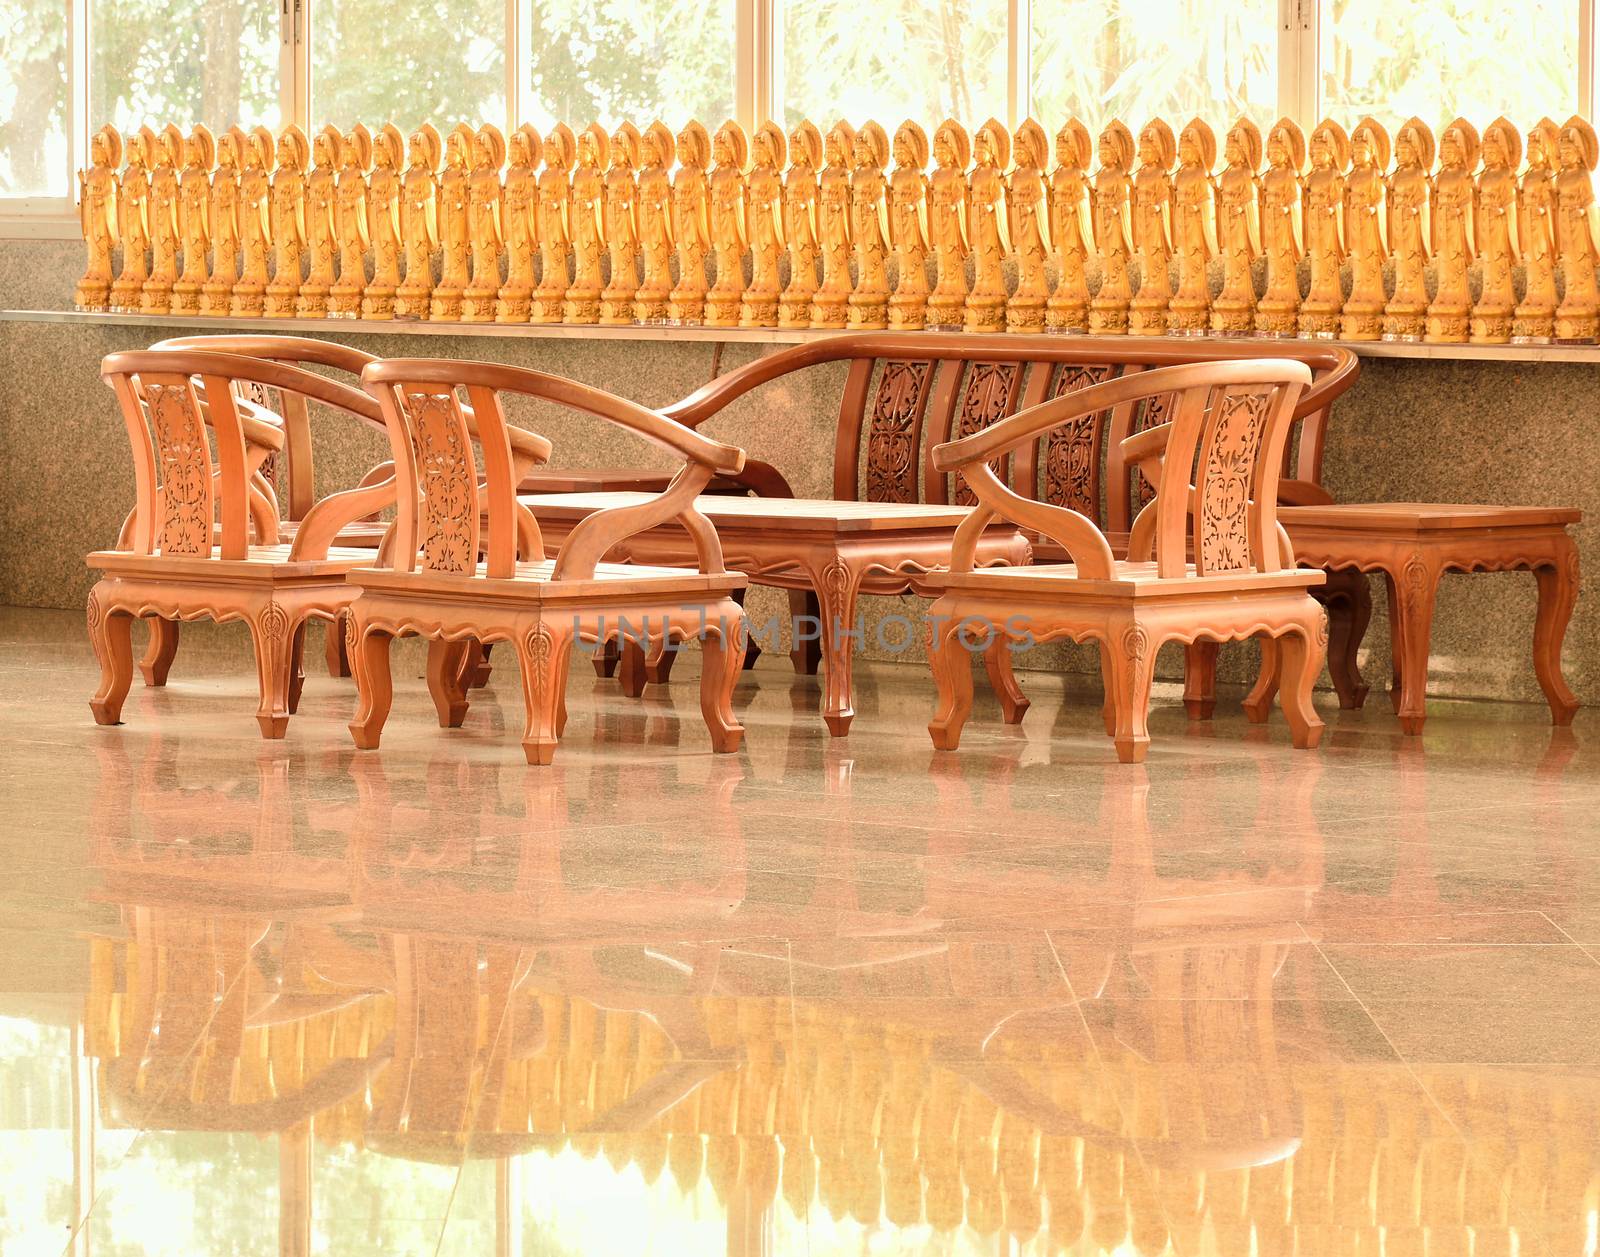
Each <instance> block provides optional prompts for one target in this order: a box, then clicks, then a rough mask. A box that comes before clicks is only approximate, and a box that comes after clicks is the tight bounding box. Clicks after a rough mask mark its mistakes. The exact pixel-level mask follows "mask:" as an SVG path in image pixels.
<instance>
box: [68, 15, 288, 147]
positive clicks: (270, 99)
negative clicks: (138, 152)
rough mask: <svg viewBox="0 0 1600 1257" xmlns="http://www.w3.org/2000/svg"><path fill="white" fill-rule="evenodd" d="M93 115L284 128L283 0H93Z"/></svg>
mask: <svg viewBox="0 0 1600 1257" xmlns="http://www.w3.org/2000/svg"><path fill="white" fill-rule="evenodd" d="M89 18H90V30H91V31H92V33H93V34H92V38H91V39H90V45H89V117H90V119H91V120H92V123H93V126H92V128H91V129H98V128H99V127H100V126H101V125H103V124H104V123H107V122H109V123H111V125H112V126H114V127H116V128H117V129H118V130H120V131H121V132H122V133H123V134H124V135H127V134H129V133H131V132H133V131H137V130H138V129H139V128H140V127H141V126H144V125H145V124H147V123H148V124H150V125H151V126H153V127H157V128H159V127H160V126H162V125H165V124H166V123H169V122H174V123H177V125H178V126H180V127H182V128H183V129H185V130H187V129H188V128H190V127H192V126H193V125H194V124H195V123H197V122H200V123H204V124H205V125H206V126H208V127H210V128H211V130H212V131H221V130H223V129H225V128H227V127H230V126H232V125H234V124H235V123H238V124H239V125H241V126H245V127H252V126H257V125H261V126H268V127H273V128H276V127H277V126H278V125H279V123H280V121H281V120H282V111H281V110H280V109H279V106H278V78H279V75H278V47H279V24H278V0H89Z"/></svg>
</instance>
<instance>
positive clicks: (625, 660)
mask: <svg viewBox="0 0 1600 1257" xmlns="http://www.w3.org/2000/svg"><path fill="white" fill-rule="evenodd" d="M646 667H647V661H646V659H645V654H644V646H643V645H642V644H641V643H639V642H637V641H624V642H623V643H622V661H621V667H620V668H619V669H618V670H617V680H618V681H619V682H620V683H621V685H622V692H623V693H624V694H626V695H627V696H628V697H629V698H638V697H639V695H641V694H643V693H644V687H645V683H646V682H647V681H648V680H649V679H650V678H649V677H648V676H647V675H646Z"/></svg>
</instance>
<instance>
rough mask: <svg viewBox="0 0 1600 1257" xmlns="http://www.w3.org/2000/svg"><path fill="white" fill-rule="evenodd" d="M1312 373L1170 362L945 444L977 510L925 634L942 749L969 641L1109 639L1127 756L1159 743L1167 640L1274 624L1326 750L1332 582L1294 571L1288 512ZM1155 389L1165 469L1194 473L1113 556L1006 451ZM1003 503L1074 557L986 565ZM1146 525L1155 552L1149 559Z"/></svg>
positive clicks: (1109, 679) (1109, 680)
mask: <svg viewBox="0 0 1600 1257" xmlns="http://www.w3.org/2000/svg"><path fill="white" fill-rule="evenodd" d="M1310 380H1311V373H1310V371H1309V369H1308V368H1307V367H1306V366H1305V365H1304V364H1303V363H1298V362H1286V361H1283V360H1281V359H1277V360H1274V359H1262V360H1259V361H1248V360H1247V361H1242V362H1216V363H1203V364H1195V365H1192V366H1182V367H1162V368H1157V369H1155V370H1151V371H1145V372H1141V373H1139V374H1138V375H1135V376H1132V377H1131V378H1124V379H1119V380H1115V381H1109V382H1107V383H1104V384H1096V385H1093V386H1091V387H1089V388H1085V389H1084V390H1082V391H1081V392H1078V393H1074V394H1071V395H1069V396H1066V397H1059V398H1056V399H1055V400H1053V401H1048V402H1044V403H1041V404H1040V405H1038V406H1034V407H1032V408H1030V409H1028V410H1024V411H1023V412H1022V413H1020V414H1018V415H1014V416H1012V417H1011V418H1010V419H1006V420H1004V421H1003V422H1001V423H998V424H996V425H994V426H993V427H991V428H987V429H985V430H984V431H981V432H978V433H975V434H974V435H972V436H968V437H963V438H962V439H961V440H958V441H951V442H948V443H946V444H943V445H940V446H938V447H937V448H936V449H935V450H934V451H933V465H934V466H935V467H936V468H937V469H938V470H939V471H941V472H960V474H961V477H962V479H963V480H964V481H965V482H966V484H967V485H968V486H969V487H970V488H971V490H972V492H973V493H974V494H975V495H976V496H977V499H978V508H977V510H976V511H974V513H973V515H972V518H971V521H970V522H969V523H968V524H967V525H966V526H965V527H963V529H962V530H961V533H960V534H959V535H958V537H957V540H956V545H955V548H954V551H953V553H952V555H951V562H950V570H949V571H948V572H934V573H930V574H929V576H928V577H927V578H926V584H927V585H928V587H929V588H930V589H935V590H938V591H940V592H939V596H938V598H937V599H936V600H935V602H934V604H933V608H932V610H931V612H930V615H931V617H932V625H933V628H932V633H931V635H930V642H929V646H928V653H929V658H930V660H931V662H932V664H933V670H934V677H935V680H936V681H937V683H938V687H939V700H940V702H939V711H938V713H937V715H936V716H935V718H934V720H933V722H932V723H931V724H930V725H929V726H928V731H929V733H930V735H931V736H932V738H933V742H934V745H935V746H937V747H939V748H941V749H945V750H954V749H955V748H956V746H957V745H958V744H959V742H960V737H961V727H962V725H963V724H965V722H966V719H967V716H968V715H969V714H970V712H971V710H972V673H971V667H970V663H969V649H970V646H969V644H968V643H969V641H972V642H979V641H985V640H990V639H995V638H1006V639H1010V640H1031V641H1051V640H1055V639H1059V638H1063V637H1066V638H1071V639H1072V640H1074V641H1083V640H1085V639H1088V638H1093V639H1095V640H1097V641H1098V642H1099V644H1100V652H1101V653H1100V658H1101V674H1102V676H1103V677H1104V679H1105V692H1106V706H1105V720H1106V732H1107V733H1108V734H1109V735H1111V736H1112V737H1113V738H1115V740H1116V745H1117V754H1118V756H1119V757H1120V758H1121V759H1122V760H1124V761H1125V762H1127V761H1138V760H1142V759H1143V758H1144V756H1145V751H1146V749H1147V747H1148V745H1149V741H1150V739H1149V734H1148V732H1147V729H1146V723H1145V721H1146V712H1147V709H1148V707H1149V701H1150V683H1151V678H1152V672H1153V668H1154V664H1155V657H1156V652H1157V651H1158V650H1159V649H1160V647H1161V645H1162V644H1163V643H1164V642H1167V641H1174V640H1176V641H1182V642H1186V643H1187V642H1194V641H1196V640H1199V639H1208V640H1211V641H1229V640H1242V639H1244V638H1248V637H1254V636H1266V637H1271V638H1274V639H1279V642H1280V651H1281V655H1282V659H1283V662H1284V671H1285V676H1286V684H1285V687H1284V694H1283V700H1282V701H1283V708H1284V714H1285V715H1286V716H1287V717H1288V720H1289V724H1290V728H1291V730H1292V732H1293V736H1294V743H1295V745H1296V746H1300V747H1310V746H1315V745H1316V744H1317V741H1318V740H1319V738H1320V736H1321V732H1322V722H1321V720H1319V719H1318V718H1317V715H1316V712H1315V710H1314V709H1313V707H1312V704H1311V688H1312V685H1313V683H1314V682H1315V680H1316V677H1317V675H1318V674H1319V673H1320V671H1321V669H1322V664H1323V659H1324V656H1325V655H1326V651H1327V616H1326V613H1325V612H1324V611H1323V609H1322V608H1321V607H1320V606H1319V605H1318V604H1317V603H1316V602H1315V601H1314V600H1313V599H1312V598H1311V597H1310V595H1309V593H1308V590H1309V589H1311V588H1312V587H1313V586H1317V585H1320V584H1321V583H1322V573H1321V572H1309V571H1303V570H1299V569H1295V568H1294V567H1293V566H1292V565H1290V566H1287V567H1286V566H1285V562H1284V559H1285V545H1284V542H1283V539H1282V536H1281V534H1280V531H1279V529H1278V524H1277V502H1278V480H1279V476H1280V470H1281V467H1282V465H1283V450H1284V444H1285V442H1286V440H1287V439H1288V435H1289V427H1290V424H1291V422H1292V420H1293V415H1294V410H1295V405H1296V403H1297V401H1298V400H1299V395H1300V392H1301V390H1302V389H1303V388H1304V387H1305V386H1306V385H1307V384H1309V383H1310ZM1155 396H1160V397H1166V398H1170V399H1172V401H1171V409H1170V411H1169V414H1170V415H1171V418H1170V421H1169V422H1170V428H1169V429H1168V432H1167V436H1166V440H1165V443H1164V445H1165V460H1164V461H1165V465H1166V466H1167V467H1168V468H1187V467H1191V466H1193V467H1197V468H1198V471H1197V476H1196V481H1195V483H1194V484H1193V485H1189V484H1184V485H1183V490H1182V491H1179V490H1178V489H1177V487H1176V486H1175V485H1173V484H1172V483H1171V481H1172V479H1173V477H1172V476H1171V475H1170V474H1168V475H1165V476H1163V477H1162V484H1161V487H1160V488H1159V490H1158V491H1157V493H1156V496H1155V498H1154V499H1153V500H1152V501H1151V502H1150V503H1149V504H1148V505H1146V506H1145V508H1144V509H1143V511H1142V512H1141V513H1140V516H1139V517H1138V518H1137V519H1136V520H1135V521H1134V524H1133V527H1132V530H1131V532H1130V537H1129V549H1130V552H1131V554H1132V555H1134V556H1135V557H1130V558H1128V559H1122V560H1118V559H1116V558H1115V557H1114V556H1113V553H1112V549H1111V545H1110V543H1109V542H1108V541H1107V539H1106V537H1105V534H1103V533H1102V532H1100V530H1099V529H1097V528H1096V527H1095V526H1094V525H1093V524H1092V523H1091V522H1090V521H1089V520H1088V519H1087V518H1086V517H1085V516H1083V515H1081V514H1080V513H1078V512H1077V511H1074V510H1070V509H1068V508H1066V507H1061V506H1052V505H1048V504H1046V503H1042V502H1037V501H1032V500H1029V499H1028V498H1024V497H1021V496H1019V495H1018V494H1016V493H1014V492H1012V491H1011V490H1010V489H1008V488H1007V487H1006V486H1005V484H1003V483H1002V482H1001V480H1000V478H999V476H998V475H997V474H996V473H995V470H994V464H996V463H1000V462H1002V460H1004V459H1005V458H1006V456H1007V455H1008V454H1011V453H1013V452H1014V451H1016V450H1018V449H1020V448H1022V447H1023V446H1025V445H1027V444H1029V443H1030V442H1033V441H1035V440H1037V439H1038V438H1039V437H1040V436H1041V435H1042V434H1044V433H1047V432H1049V431H1050V430H1052V429H1056V428H1060V427H1062V426H1063V425H1066V424H1069V423H1072V422H1074V421H1076V420H1079V419H1081V418H1083V417H1084V416H1087V415H1092V414H1095V413H1096V412H1099V411H1103V410H1106V409H1107V408H1109V407H1114V406H1117V405H1120V404H1122V403H1125V402H1128V401H1133V400H1139V399H1141V398H1149V397H1155ZM996 516H1001V517H1004V518H1007V519H1010V520H1013V521H1015V522H1016V523H1018V524H1021V525H1023V526H1025V527H1028V528H1032V529H1036V530H1038V532H1039V533H1040V534H1041V535H1042V536H1044V537H1045V538H1048V539H1049V540H1050V541H1051V542H1053V543H1054V544H1055V545H1057V546H1059V547H1060V549H1061V551H1062V552H1063V553H1065V554H1066V555H1067V556H1068V557H1069V558H1070V559H1071V560H1072V561H1071V562H1070V563H1049V564H1040V565H1035V566H1031V567H1018V568H1006V569H978V570H975V568H974V562H973V557H974V556H973V551H974V544H973V543H974V540H975V539H976V537H977V536H978V535H979V533H980V531H981V530H982V529H983V528H984V527H985V526H986V525H987V524H988V523H989V522H990V520H992V519H993V518H994V517H996ZM1146 538H1149V540H1150V541H1153V549H1154V561H1153V562H1151V561H1143V560H1142V558H1141V557H1138V556H1140V552H1141V550H1143V549H1144V548H1145V547H1146V545H1147V544H1148V543H1147V542H1146V540H1145V539H1146ZM1191 550H1192V554H1193V558H1192V560H1191V558H1190V552H1191Z"/></svg>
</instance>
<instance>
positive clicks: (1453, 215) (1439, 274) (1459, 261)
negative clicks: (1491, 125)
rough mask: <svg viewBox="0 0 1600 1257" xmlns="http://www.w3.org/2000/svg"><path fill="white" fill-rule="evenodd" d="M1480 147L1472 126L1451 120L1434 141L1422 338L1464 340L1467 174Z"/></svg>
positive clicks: (1468, 308)
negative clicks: (1429, 289) (1430, 287)
mask: <svg viewBox="0 0 1600 1257" xmlns="http://www.w3.org/2000/svg"><path fill="white" fill-rule="evenodd" d="M1481 147H1482V145H1481V143H1480V141H1479V139H1478V128H1477V127H1475V126H1473V125H1472V123H1470V122H1468V121H1467V120H1466V119H1465V118H1457V119H1456V120H1455V121H1454V122H1452V123H1451V124H1450V125H1449V126H1448V127H1446V128H1445V132H1444V136H1443V138H1442V139H1441V140H1440V142H1439V173H1438V174H1437V175H1435V176H1434V177H1433V179H1432V180H1431V182H1430V185H1429V190H1430V194H1431V195H1430V198H1429V213H1428V221H1429V223H1430V225H1431V228H1432V244H1433V274H1434V283H1435V289H1434V297H1433V302H1432V304H1430V305H1429V306H1428V323H1427V333H1426V335H1425V336H1424V337H1423V339H1424V340H1427V341H1431V342H1433V343H1435V344H1441V343H1443V344H1458V343H1461V342H1464V341H1465V340H1466V339H1467V321H1468V318H1469V316H1470V315H1471V313H1472V292H1471V289H1470V288H1469V287H1468V286H1467V271H1468V268H1470V267H1471V266H1472V231H1473V223H1472V194H1473V176H1474V175H1475V174H1476V173H1477V169H1478V153H1479V150H1480V148H1481Z"/></svg>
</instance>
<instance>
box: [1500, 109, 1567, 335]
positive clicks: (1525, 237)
mask: <svg viewBox="0 0 1600 1257" xmlns="http://www.w3.org/2000/svg"><path fill="white" fill-rule="evenodd" d="M1560 147H1561V132H1560V129H1559V128H1558V127H1557V126H1556V124H1555V123H1554V122H1552V121H1550V119H1549V118H1541V119H1539V121H1538V122H1537V123H1535V124H1534V126H1533V129H1532V130H1530V131H1529V132H1528V169H1527V171H1526V172H1525V173H1524V174H1523V176H1522V184H1521V187H1520V188H1519V189H1518V191H1517V240H1518V242H1519V243H1520V245H1521V248H1522V261H1523V275H1524V285H1525V286H1524V289H1523V296H1522V301H1521V303H1520V304H1519V305H1518V306H1517V309H1516V312H1515V314H1514V315H1513V316H1512V319H1513V322H1512V324H1511V339H1512V342H1513V343H1515V344H1523V345H1528V344H1539V343H1541V342H1545V341H1549V340H1550V339H1551V338H1552V337H1554V336H1555V334H1556V214H1555V209H1556V177H1555V163H1556V155H1557V152H1558V151H1559V149H1560Z"/></svg>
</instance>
